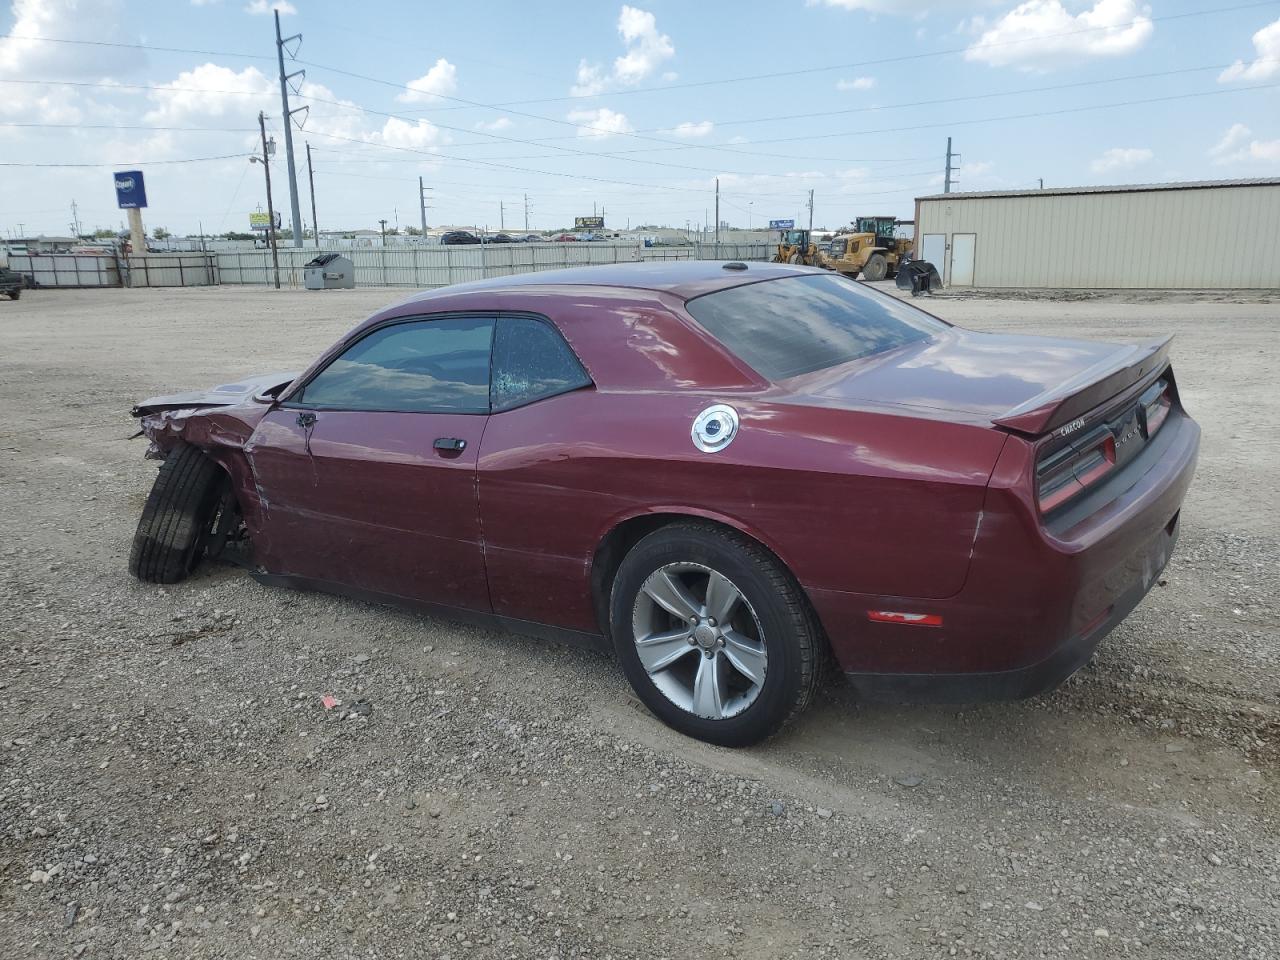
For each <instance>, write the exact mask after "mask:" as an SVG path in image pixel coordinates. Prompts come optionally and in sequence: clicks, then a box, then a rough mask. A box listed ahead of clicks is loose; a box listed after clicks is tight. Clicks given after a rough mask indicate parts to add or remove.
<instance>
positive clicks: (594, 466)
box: [129, 261, 1200, 745]
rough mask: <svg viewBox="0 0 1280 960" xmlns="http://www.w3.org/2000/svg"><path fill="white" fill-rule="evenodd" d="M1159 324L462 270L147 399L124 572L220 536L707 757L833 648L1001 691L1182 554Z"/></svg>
mask: <svg viewBox="0 0 1280 960" xmlns="http://www.w3.org/2000/svg"><path fill="white" fill-rule="evenodd" d="M1169 341H1170V338H1167V337H1166V338H1163V339H1156V340H1150V341H1147V342H1144V343H1140V344H1133V345H1118V344H1110V343H1099V342H1092V341H1084V340H1070V339H1063V338H1043V337H1031V336H1020V335H1012V334H988V333H976V332H973V331H969V330H964V329H961V328H959V327H955V326H952V325H950V324H948V323H946V322H944V321H942V320H939V319H937V318H935V317H933V316H930V315H929V314H927V313H924V312H923V311H921V310H919V309H916V308H915V307H913V306H911V305H909V304H907V303H904V302H902V301H900V300H897V299H896V298H893V297H890V296H887V295H885V294H882V293H879V292H877V291H874V290H870V289H868V288H866V287H865V286H864V285H862V284H858V283H855V282H853V281H850V280H848V279H846V278H844V277H841V276H839V275H837V274H832V273H829V272H826V271H822V270H817V269H811V268H805V267H794V266H788V265H784V264H763V263H762V264H756V263H753V264H750V265H747V264H744V263H715V262H705V261H685V262H675V263H635V264H621V265H616V266H601V267H586V268H578V269H574V270H562V271H554V272H549V273H530V274H523V275H517V276H508V277H502V278H498V279H491V280H485V281H480V282H475V283H467V284H459V285H455V286H451V287H446V288H443V289H440V290H435V291H431V292H428V293H422V294H419V295H417V296H414V297H411V298H410V299H408V300H405V301H403V302H401V303H397V304H395V305H394V306H391V307H387V308H385V309H383V310H381V311H380V312H378V313H376V314H374V315H373V316H372V317H370V318H369V319H368V320H366V321H365V322H364V323H362V324H360V325H358V326H357V327H355V328H354V329H353V330H352V331H351V332H350V333H348V334H346V335H344V336H343V337H342V339H341V340H339V341H338V342H337V343H336V344H334V345H333V346H332V347H330V348H329V349H328V350H326V351H325V352H324V353H322V354H321V355H320V357H319V358H318V359H317V360H316V361H315V362H314V363H312V364H311V366H309V367H308V368H307V369H306V370H305V371H303V372H302V373H300V374H293V373H288V374H277V375H274V376H265V377H257V378H247V379H244V380H241V381H238V382H237V383H234V384H231V385H228V386H221V387H215V388H214V389H212V390H210V391H207V392H197V393H192V394H181V395H178V396H170V397H156V398H153V399H150V400H146V401H143V402H142V403H140V404H139V405H138V406H137V407H136V408H135V409H134V411H133V412H134V415H135V416H137V417H139V418H141V427H142V431H143V432H144V433H145V434H146V436H147V437H148V438H149V439H150V441H151V446H150V451H149V452H150V453H151V454H152V455H153V456H158V457H163V458H164V463H163V465H162V466H161V467H160V473H159V476H158V477H157V478H156V481H155V486H154V488H153V489H152V491H151V494H150V496H149V497H148V499H147V502H146V505H145V507H144V509H143V513H142V519H141V521H140V523H139V525H138V530H137V535H136V537H135V539H134V543H133V549H132V553H131V555H130V558H129V567H130V569H131V571H132V572H133V573H134V574H135V575H136V576H137V577H139V578H140V579H142V580H146V581H151V582H156V583H171V582H174V581H177V580H181V579H182V578H184V577H186V576H187V575H189V574H190V573H191V572H192V570H194V569H195V567H196V565H197V564H198V563H199V562H200V560H201V558H202V556H204V555H206V554H217V553H220V552H222V551H223V550H225V549H227V548H228V545H230V547H231V548H232V549H238V550H241V551H242V552H243V553H244V554H245V556H246V560H245V561H244V562H246V563H247V564H248V565H250V566H251V567H252V569H253V570H254V576H256V577H257V578H258V579H259V580H260V581H262V582H264V583H268V584H280V585H288V586H295V587H309V588H314V589H318V590H325V591H330V592H335V593H342V594H349V595H352V596H357V597H364V598H373V599H384V600H389V601H392V602H396V603H404V604H409V605H414V606H418V607H422V608H424V609H429V610H436V611H442V612H444V613H445V614H446V615H449V616H455V617H459V618H466V619H470V620H478V621H480V622H483V623H488V624H492V625H496V626H501V627H505V628H509V629H511V630H514V631H518V632H527V633H533V634H537V635H541V636H549V637H567V638H574V639H578V640H583V641H586V642H592V643H599V644H601V645H606V646H610V647H611V648H612V649H613V650H614V651H615V652H616V655H617V658H618V660H619V661H620V663H621V666H622V669H623V671H624V672H625V674H626V676H627V678H628V680H629V681H630V682H631V684H632V685H633V686H634V688H635V690H636V693H637V694H638V695H639V697H640V699H641V700H642V701H643V702H644V703H645V704H646V705H647V706H648V707H649V708H650V709H651V710H652V711H653V712H654V713H655V714H657V716H659V717H660V718H661V719H662V720H664V721H665V722H666V723H668V724H670V725H671V726H673V727H675V728H676V729H678V730H681V731H684V732H685V733H687V734H689V735H691V736H695V737H699V738H701V739H704V740H707V741H710V742H713V743H719V744H726V745H742V744H748V743H752V742H755V741H757V740H759V739H761V738H762V737H765V736H768V735H769V734H771V733H772V732H774V731H776V730H777V729H779V728H780V727H781V726H782V725H783V724H784V723H786V721H787V720H788V719H790V718H791V717H794V716H795V715H796V714H798V713H799V712H800V711H801V710H803V709H804V707H805V706H806V705H807V704H808V703H809V701H810V699H811V697H812V696H813V692H814V690H815V688H816V686H817V684H818V681H819V676H820V674H821V672H822V668H823V664H824V663H825V662H826V661H827V659H828V657H829V656H831V655H834V656H833V659H834V662H835V663H836V664H838V665H839V668H840V669H841V670H843V671H845V672H846V673H847V674H848V676H849V678H850V681H851V683H852V685H853V687H854V689H855V690H856V691H857V692H858V693H859V694H861V695H863V696H865V697H868V698H883V697H888V698H892V699H895V700H900V699H906V700H947V701H961V700H964V701H973V700H986V699H1002V698H1017V697H1024V696H1028V695H1030V694H1033V693H1036V692H1038V691H1041V690H1044V689H1046V688H1048V687H1051V686H1053V685H1055V684H1057V683H1059V682H1060V681H1062V680H1063V679H1064V678H1065V677H1067V676H1069V675H1070V674H1071V673H1073V672H1074V671H1076V670H1077V669H1079V668H1080V666H1081V665H1082V664H1084V663H1085V662H1086V661H1087V660H1088V659H1089V657H1090V656H1091V654H1092V652H1093V650H1094V648H1095V647H1096V646H1097V645H1098V643H1099V641H1100V640H1101V639H1102V637H1103V636H1104V635H1105V634H1106V633H1107V632H1108V631H1110V630H1111V629H1112V628H1113V627H1115V626H1116V624H1118V623H1119V622H1120V621H1121V620H1122V619H1123V618H1124V617H1126V616H1127V615H1128V614H1129V612H1130V611H1131V610H1132V609H1133V608H1134V606H1136V605H1137V603H1138V602H1139V601H1140V600H1141V599H1142V597H1143V596H1144V595H1145V594H1146V593H1147V591H1148V590H1149V589H1150V588H1151V586H1152V584H1153V583H1154V582H1155V581H1156V580H1157V579H1158V578H1159V575H1160V571H1161V570H1162V568H1163V567H1164V565H1165V563H1166V561H1167V560H1168V558H1169V555H1170V552H1171V551H1172V550H1173V547H1174V543H1175V541H1176V539H1177V536H1178V531H1179V523H1180V521H1179V518H1180V516H1181V513H1180V511H1181V508H1182V503H1183V498H1184V496H1185V494H1186V492H1187V488H1188V486H1189V485H1190V483H1191V479H1192V474H1193V472H1194V467H1195V461H1196V453H1197V449H1198V446H1199V433H1200V431H1199V428H1198V427H1197V425H1196V424H1195V422H1194V421H1193V420H1192V419H1191V418H1190V417H1189V416H1188V415H1187V413H1186V412H1185V411H1184V410H1183V407H1182V404H1181V402H1180V400H1179V393H1178V385H1177V381H1176V378H1175V376H1174V372H1173V369H1172V367H1171V366H1170V362H1169ZM227 362H228V360H227V359H226V358H223V359H220V360H219V361H218V363H219V365H225V364H226V363H227Z"/></svg>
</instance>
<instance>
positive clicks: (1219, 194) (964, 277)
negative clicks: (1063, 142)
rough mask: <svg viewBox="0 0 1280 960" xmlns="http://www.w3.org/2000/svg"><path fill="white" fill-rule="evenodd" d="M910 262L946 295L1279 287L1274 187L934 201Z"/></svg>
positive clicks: (1076, 191) (929, 201) (922, 201)
mask: <svg viewBox="0 0 1280 960" xmlns="http://www.w3.org/2000/svg"><path fill="white" fill-rule="evenodd" d="M916 236H917V237H918V238H919V241H918V246H917V250H916V256H917V257H919V258H922V259H925V260H929V261H932V262H933V264H934V265H935V266H936V267H937V268H938V272H939V273H941V274H942V275H943V280H944V282H945V283H946V284H947V285H948V286H952V287H1043V288H1051V289H1053V288H1109V287H1129V288H1156V287H1168V288H1175V289H1176V288H1187V289H1213V288H1217V289H1259V288H1260V289H1276V288H1280V179H1260V180H1205V181H1198V182H1189V183H1157V184H1140V185H1137V186H1119V187H1075V188H1066V189H1050V190H1001V191H992V192H977V193H941V194H935V195H933V196H928V197H918V198H917V199H916Z"/></svg>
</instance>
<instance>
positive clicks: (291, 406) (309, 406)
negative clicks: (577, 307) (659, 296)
mask: <svg viewBox="0 0 1280 960" xmlns="http://www.w3.org/2000/svg"><path fill="white" fill-rule="evenodd" d="M468 317H475V318H478V319H482V320H492V321H493V326H492V329H491V330H490V333H489V402H488V404H487V405H486V406H484V407H476V408H474V409H470V408H468V409H458V408H457V407H448V408H441V409H431V410H397V409H382V408H372V407H358V408H352V407H326V406H320V405H319V404H314V403H308V402H307V401H306V400H305V399H304V400H301V401H295V400H294V399H293V398H294V397H295V396H296V395H297V394H299V393H305V391H306V389H307V387H308V386H309V385H310V384H311V381H313V380H315V379H316V377H318V376H320V374H322V373H324V372H325V371H326V370H328V369H329V367H330V366H331V365H332V364H333V363H334V362H335V361H337V360H339V359H341V358H342V357H343V356H344V355H345V354H346V353H347V351H348V350H350V349H351V348H352V347H354V346H355V345H356V344H358V343H360V342H361V341H363V340H364V339H365V338H366V337H370V336H373V334H375V333H379V332H381V331H383V330H386V329H387V328H388V327H396V326H401V325H402V324H408V323H423V322H430V321H433V320H456V319H465V318H468ZM505 318H513V319H526V320H536V321H538V322H539V323H544V324H546V325H547V326H549V327H550V328H551V330H552V331H553V332H554V333H555V335H556V336H557V337H559V338H560V341H561V342H562V343H563V344H564V345H565V347H567V348H568V350H569V355H570V356H571V357H573V359H574V362H575V363H577V365H578V369H579V370H581V371H582V376H583V377H584V378H585V380H586V382H585V383H582V384H579V385H578V386H575V387H566V388H565V389H563V390H557V391H556V392H555V393H548V394H544V395H542V396H540V397H536V398H534V399H532V400H524V401H521V402H520V403H513V404H508V405H506V406H503V407H494V405H493V354H494V350H493V347H494V342H495V340H496V339H497V336H498V324H499V323H501V322H502V321H503V319H505ZM594 386H595V380H594V379H593V378H592V376H591V374H590V372H589V371H588V370H587V365H586V364H585V363H583V362H582V358H581V357H580V356H578V352H577V351H576V350H574V349H573V345H572V344H571V343H569V341H568V340H567V339H565V335H564V334H563V333H562V332H561V331H560V328H559V327H557V326H556V325H555V322H554V321H553V320H552V319H551V318H550V317H547V316H544V315H542V314H540V313H530V312H526V311H523V310H448V311H444V312H442V313H424V314H413V315H411V316H405V317H390V318H388V319H386V320H384V321H382V322H381V323H378V324H375V325H374V326H372V327H370V328H369V329H367V330H362V331H360V335H359V336H357V337H353V338H351V339H349V340H344V341H343V343H342V349H341V350H339V351H337V352H336V353H335V354H334V355H333V356H332V357H330V358H329V362H328V363H326V364H325V365H324V366H322V367H320V368H319V369H318V370H316V371H315V372H314V373H312V374H311V376H309V377H307V379H306V380H304V381H303V382H302V383H300V384H298V385H297V386H296V387H294V388H293V389H292V390H290V391H289V395H288V396H287V397H282V398H281V399H280V400H278V401H276V404H275V405H276V406H277V407H279V408H281V409H287V410H315V411H317V412H328V413H432V414H450V413H452V414H458V415H460V416H491V415H492V414H495V413H507V412H508V411H511V410H518V409H520V408H521V407H527V406H529V405H530V404H534V403H541V402H542V401H543V400H550V399H552V398H553V397H560V396H564V394H566V393H572V392H574V391H575V390H584V389H586V388H587V387H594Z"/></svg>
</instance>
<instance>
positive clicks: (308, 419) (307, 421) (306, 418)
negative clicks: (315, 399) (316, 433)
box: [298, 411, 316, 427]
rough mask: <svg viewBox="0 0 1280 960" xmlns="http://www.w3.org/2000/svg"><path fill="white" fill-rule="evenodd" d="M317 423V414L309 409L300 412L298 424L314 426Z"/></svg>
mask: <svg viewBox="0 0 1280 960" xmlns="http://www.w3.org/2000/svg"><path fill="white" fill-rule="evenodd" d="M315 425H316V415H315V414H314V413H311V412H310V411H307V412H306V413H300V414H298V426H300V427H314V426H315Z"/></svg>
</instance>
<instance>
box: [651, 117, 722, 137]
mask: <svg viewBox="0 0 1280 960" xmlns="http://www.w3.org/2000/svg"><path fill="white" fill-rule="evenodd" d="M715 128H716V125H715V124H714V123H712V122H711V121H710V120H703V121H701V122H699V123H694V122H693V121H692V120H686V121H685V122H684V123H678V124H676V125H675V126H674V127H673V128H672V129H670V130H663V131H662V132H663V133H666V134H670V135H671V136H673V137H682V138H685V139H694V138H696V137H706V136H710V134H711V131H712V130H714V129H715Z"/></svg>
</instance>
